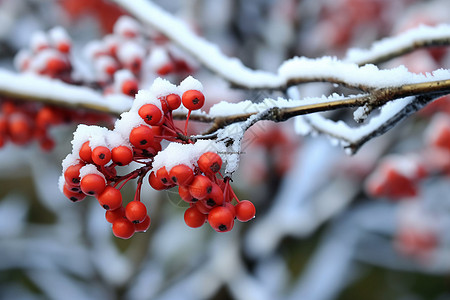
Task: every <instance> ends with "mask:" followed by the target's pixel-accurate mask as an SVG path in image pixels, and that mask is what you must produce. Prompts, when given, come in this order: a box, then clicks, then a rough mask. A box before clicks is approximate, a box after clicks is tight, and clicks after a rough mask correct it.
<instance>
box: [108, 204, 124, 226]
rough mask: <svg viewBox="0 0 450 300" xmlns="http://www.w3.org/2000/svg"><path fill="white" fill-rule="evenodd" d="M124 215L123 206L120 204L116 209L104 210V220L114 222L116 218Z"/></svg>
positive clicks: (121, 217)
mask: <svg viewBox="0 0 450 300" xmlns="http://www.w3.org/2000/svg"><path fill="white" fill-rule="evenodd" d="M124 217H125V207H123V206H121V207H119V208H117V209H114V210H112V209H109V210H107V211H106V212H105V218H106V221H108V222H109V223H114V221H115V220H117V219H123V218H124Z"/></svg>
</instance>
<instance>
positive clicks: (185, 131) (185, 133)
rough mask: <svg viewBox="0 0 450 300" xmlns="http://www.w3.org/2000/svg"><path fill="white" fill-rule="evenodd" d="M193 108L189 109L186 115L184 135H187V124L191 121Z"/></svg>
mask: <svg viewBox="0 0 450 300" xmlns="http://www.w3.org/2000/svg"><path fill="white" fill-rule="evenodd" d="M191 112H192V110H189V112H188V115H187V117H186V123H185V124H184V135H187V126H188V123H189V117H190V116H191Z"/></svg>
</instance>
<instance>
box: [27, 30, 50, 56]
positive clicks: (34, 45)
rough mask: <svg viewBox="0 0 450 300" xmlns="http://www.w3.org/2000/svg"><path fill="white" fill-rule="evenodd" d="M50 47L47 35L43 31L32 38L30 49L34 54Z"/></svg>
mask: <svg viewBox="0 0 450 300" xmlns="http://www.w3.org/2000/svg"><path fill="white" fill-rule="evenodd" d="M49 46H50V42H49V40H48V37H47V35H46V34H45V33H44V32H42V31H36V32H35V33H33V35H32V36H31V40H30V48H31V50H32V51H33V52H38V51H39V50H40V49H42V48H47V47H49Z"/></svg>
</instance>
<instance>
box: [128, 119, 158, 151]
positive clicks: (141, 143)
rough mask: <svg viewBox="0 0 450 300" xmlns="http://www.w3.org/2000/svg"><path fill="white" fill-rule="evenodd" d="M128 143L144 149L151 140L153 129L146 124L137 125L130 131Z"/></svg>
mask: <svg viewBox="0 0 450 300" xmlns="http://www.w3.org/2000/svg"><path fill="white" fill-rule="evenodd" d="M129 138H130V143H131V144H132V145H133V146H134V147H136V148H138V149H145V148H147V147H149V146H150V144H151V142H152V141H153V130H152V129H151V128H150V127H148V126H146V125H139V126H138V127H135V128H133V130H131V132H130V137H129Z"/></svg>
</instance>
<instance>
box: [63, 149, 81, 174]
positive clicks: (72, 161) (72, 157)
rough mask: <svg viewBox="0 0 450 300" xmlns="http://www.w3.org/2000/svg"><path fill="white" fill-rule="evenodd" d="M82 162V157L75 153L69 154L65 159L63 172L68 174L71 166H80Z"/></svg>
mask: <svg viewBox="0 0 450 300" xmlns="http://www.w3.org/2000/svg"><path fill="white" fill-rule="evenodd" d="M80 162H81V160H80V157H79V156H78V155H76V154H74V153H69V154H67V156H66V157H65V158H64V159H63V161H62V163H61V165H62V172H63V174H64V172H66V170H67V168H69V167H70V166H74V165H76V164H79V163H80Z"/></svg>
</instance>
